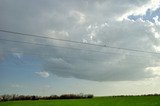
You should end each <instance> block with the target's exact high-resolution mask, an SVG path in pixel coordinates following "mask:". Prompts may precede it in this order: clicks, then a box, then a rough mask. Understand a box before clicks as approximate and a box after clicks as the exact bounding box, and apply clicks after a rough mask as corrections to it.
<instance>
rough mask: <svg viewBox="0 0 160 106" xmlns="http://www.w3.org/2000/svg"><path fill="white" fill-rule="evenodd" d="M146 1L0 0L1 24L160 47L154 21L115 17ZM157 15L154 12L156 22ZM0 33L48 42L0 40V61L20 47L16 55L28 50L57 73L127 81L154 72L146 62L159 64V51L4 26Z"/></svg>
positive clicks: (1, 36)
mask: <svg viewBox="0 0 160 106" xmlns="http://www.w3.org/2000/svg"><path fill="white" fill-rule="evenodd" d="M15 2H16V3H15ZM148 2H149V1H148V0H143V1H138V0H134V1H129V0H121V1H117V0H107V1H105V0H100V1H96V0H94V1H93V0H80V1H75V0H74V1H73V0H70V1H69V2H66V1H63V0H62V1H59V0H45V1H43V0H39V1H36V0H27V1H25V0H12V1H10V0H1V1H0V13H1V15H0V23H1V24H0V29H7V30H11V31H18V32H22V33H29V34H36V35H40V36H47V37H53V38H58V39H67V40H73V41H79V42H86V43H92V44H97V45H107V46H112V47H121V48H129V49H136V50H143V51H152V52H158V51H160V49H159V47H160V44H159V42H160V41H159V33H160V25H159V24H156V23H153V22H150V21H148V20H147V21H145V20H142V19H138V20H136V21H134V20H130V19H128V18H126V17H125V18H124V19H122V20H117V19H119V18H120V17H122V16H123V15H124V14H126V13H127V12H130V11H132V10H133V9H134V8H135V9H136V8H140V7H143V5H144V4H147V3H148ZM149 8H150V7H148V9H149ZM157 8H158V7H157ZM151 9H152V8H151ZM129 15H132V14H129ZM159 20H160V18H159V16H158V18H157V22H158V21H159ZM0 39H10V40H16V41H24V42H33V43H41V44H47V45H51V46H43V45H41V46H40V45H32V44H22V43H18V42H6V41H4V40H1V41H0V61H3V59H5V57H6V56H7V54H8V53H11V54H13V55H14V54H15V53H21V58H23V56H33V58H39V59H38V60H39V61H42V65H43V69H42V70H45V71H46V72H49V73H52V74H54V75H57V76H60V77H74V78H78V79H85V80H93V81H129V80H141V79H146V78H152V77H156V76H157V74H154V73H153V72H152V70H147V69H148V67H158V64H157V63H158V62H159V59H158V58H159V55H157V54H152V53H150V54H149V53H139V52H133V51H127V50H120V49H113V48H108V47H97V46H93V45H85V44H75V43H69V42H62V41H57V40H52V39H44V38H37V37H29V36H17V35H16V36H15V35H14V34H8V33H4V32H0ZM67 47H70V48H67ZM71 48H79V49H81V50H76V49H71ZM96 51H97V52H96ZM2 58H3V59H2ZM38 60H37V61H38ZM40 72H41V71H40Z"/></svg>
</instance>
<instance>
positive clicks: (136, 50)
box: [0, 29, 160, 54]
mask: <svg viewBox="0 0 160 106" xmlns="http://www.w3.org/2000/svg"><path fill="white" fill-rule="evenodd" d="M0 32H5V33H12V34H15V35H17V34H18V35H26V36H33V37H39V38H46V39H52V40H59V41H64V42H70V43H78V44H85V45H92V46H99V47H105V48H112V49H119V50H126V51H133V52H141V53H150V54H160V53H157V52H152V51H144V50H138V49H129V48H123V47H114V46H108V45H98V44H92V43H85V42H78V41H73V40H65V39H58V38H52V37H46V36H39V35H33V34H26V33H20V32H14V31H8V30H2V29H0ZM14 42H15V41H14ZM17 42H19V41H17ZM23 43H24V42H23ZM32 44H33V43H32ZM34 44H35V43H34ZM36 45H42V44H36ZM43 45H45V44H43ZM46 46H50V45H46ZM74 49H75V48H74Z"/></svg>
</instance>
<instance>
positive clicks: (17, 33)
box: [0, 29, 105, 47]
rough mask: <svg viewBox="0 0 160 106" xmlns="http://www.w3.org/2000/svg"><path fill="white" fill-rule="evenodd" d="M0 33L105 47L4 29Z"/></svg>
mask: <svg viewBox="0 0 160 106" xmlns="http://www.w3.org/2000/svg"><path fill="white" fill-rule="evenodd" d="M0 32H6V33H12V34H15V35H25V36H33V37H39V38H46V39H52V40H58V41H64V42H70V43H78V44H85V45H93V46H100V47H105V45H97V44H93V43H86V42H79V41H73V40H66V39H59V38H53V37H47V36H39V35H34V34H26V33H21V32H14V31H8V30H2V29H0Z"/></svg>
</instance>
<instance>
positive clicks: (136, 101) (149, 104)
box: [0, 96, 160, 106]
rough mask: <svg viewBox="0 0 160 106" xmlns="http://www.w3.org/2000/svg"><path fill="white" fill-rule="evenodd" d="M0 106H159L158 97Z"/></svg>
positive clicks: (45, 101)
mask: <svg viewBox="0 0 160 106" xmlns="http://www.w3.org/2000/svg"><path fill="white" fill-rule="evenodd" d="M0 106H160V96H139V97H138V96H128V97H96V98H93V99H70V100H68V99H67V100H35V101H30V100H26V101H7V102H0Z"/></svg>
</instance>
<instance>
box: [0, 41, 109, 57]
mask: <svg viewBox="0 0 160 106" xmlns="http://www.w3.org/2000/svg"><path fill="white" fill-rule="evenodd" d="M0 40H2V41H7V42H16V43H22V44H31V45H39V46H49V47H53V48H65V49H72V50H83V51H89V52H97V53H103V54H106V52H101V51H96V50H87V49H80V48H73V47H66V46H56V45H49V44H42V43H33V42H26V41H16V40H9V39H1V38H0Z"/></svg>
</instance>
